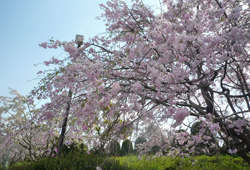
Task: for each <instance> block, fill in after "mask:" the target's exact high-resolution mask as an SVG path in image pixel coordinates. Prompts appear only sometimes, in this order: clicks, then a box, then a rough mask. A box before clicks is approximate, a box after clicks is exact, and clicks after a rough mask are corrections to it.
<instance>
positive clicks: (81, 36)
mask: <svg viewBox="0 0 250 170" xmlns="http://www.w3.org/2000/svg"><path fill="white" fill-rule="evenodd" d="M75 41H76V43H77V45H78V46H77V48H79V47H80V46H81V45H82V44H83V35H78V34H77V35H76V38H75ZM68 96H69V101H68V102H67V107H66V114H65V117H64V120H63V125H62V130H61V135H60V138H59V145H58V149H57V157H59V156H60V154H61V152H62V146H63V141H64V136H65V132H66V129H67V121H68V115H69V110H70V105H71V98H72V92H71V90H69V94H68Z"/></svg>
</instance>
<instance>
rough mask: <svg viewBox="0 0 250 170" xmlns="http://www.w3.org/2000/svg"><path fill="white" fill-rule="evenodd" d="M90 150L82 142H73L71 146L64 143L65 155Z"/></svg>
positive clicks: (63, 152) (63, 150)
mask: <svg viewBox="0 0 250 170" xmlns="http://www.w3.org/2000/svg"><path fill="white" fill-rule="evenodd" d="M87 150H88V147H87V146H85V145H84V143H82V144H80V145H79V144H77V143H76V142H72V143H71V144H70V145H69V146H67V145H65V144H64V145H63V147H62V154H63V155H65V156H66V155H68V154H69V153H70V152H81V153H86V152H87Z"/></svg>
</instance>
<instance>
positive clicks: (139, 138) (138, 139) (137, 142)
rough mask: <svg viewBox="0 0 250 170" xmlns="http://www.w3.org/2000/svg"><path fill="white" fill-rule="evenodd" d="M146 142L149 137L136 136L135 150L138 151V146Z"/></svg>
mask: <svg viewBox="0 0 250 170" xmlns="http://www.w3.org/2000/svg"><path fill="white" fill-rule="evenodd" d="M144 142H147V139H146V138H145V137H142V136H139V137H138V138H136V140H135V149H134V150H135V152H137V149H136V146H137V145H138V144H143V143H144Z"/></svg>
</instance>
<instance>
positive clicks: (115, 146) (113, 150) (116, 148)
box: [109, 140, 121, 156]
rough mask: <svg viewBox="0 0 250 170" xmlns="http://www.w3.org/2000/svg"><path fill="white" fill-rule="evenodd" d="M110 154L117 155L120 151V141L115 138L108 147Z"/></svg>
mask: <svg viewBox="0 0 250 170" xmlns="http://www.w3.org/2000/svg"><path fill="white" fill-rule="evenodd" d="M109 150H110V155H111V156H119V154H120V152H121V147H120V143H119V142H118V141H117V140H113V141H112V142H111V144H110V147H109Z"/></svg>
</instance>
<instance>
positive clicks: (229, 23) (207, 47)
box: [30, 0, 250, 164]
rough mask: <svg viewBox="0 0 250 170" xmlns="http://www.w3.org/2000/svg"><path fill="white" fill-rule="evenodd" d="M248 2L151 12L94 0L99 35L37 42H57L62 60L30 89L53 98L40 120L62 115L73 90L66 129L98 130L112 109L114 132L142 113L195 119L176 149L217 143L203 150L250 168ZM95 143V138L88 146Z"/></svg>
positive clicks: (209, 1)
mask: <svg viewBox="0 0 250 170" xmlns="http://www.w3.org/2000/svg"><path fill="white" fill-rule="evenodd" d="M249 5H250V4H249V1H248V0H242V1H238V0H196V1H191V0H176V1H172V0H163V1H161V2H160V4H159V6H160V9H161V10H160V12H158V13H156V11H155V10H154V9H153V8H152V7H150V6H147V5H146V4H144V3H143V2H142V1H140V0H135V1H134V2H132V4H131V6H128V5H127V4H126V3H125V2H124V1H121V0H110V1H108V2H107V4H106V5H104V4H101V5H100V7H101V8H102V9H103V10H104V13H103V14H102V16H101V17H100V18H99V19H101V18H103V19H104V21H106V26H107V29H106V31H107V34H106V35H105V36H101V37H100V36H95V37H94V38H92V39H90V40H88V41H87V42H84V43H83V45H82V46H81V47H80V48H77V47H76V45H75V43H74V42H64V43H62V42H60V41H56V42H55V44H53V45H48V44H47V43H42V44H41V46H42V47H44V48H47V47H49V48H57V47H58V46H63V48H64V50H65V51H66V52H68V53H69V57H68V58H67V59H64V60H58V59H56V58H52V59H51V60H50V61H46V62H45V64H46V65H51V64H55V65H58V67H59V69H58V70H56V71H55V72H54V73H55V74H47V75H46V77H45V78H44V79H43V80H42V81H41V85H40V86H39V88H38V89H35V90H34V91H33V97H38V98H44V99H46V98H49V99H50V100H51V101H50V102H48V103H46V104H45V105H44V106H42V107H41V114H40V117H39V118H38V120H41V121H50V119H52V118H54V117H61V116H63V114H64V112H63V109H65V107H66V103H67V102H68V101H69V97H68V95H67V90H69V89H70V90H71V92H72V100H71V108H70V115H71V118H72V120H74V121H75V124H76V126H75V127H74V128H72V129H71V130H72V131H75V132H80V131H84V132H85V133H88V134H91V133H92V132H93V131H92V130H90V129H91V127H92V126H93V124H95V125H97V126H98V127H104V128H105V127H106V126H107V123H105V122H104V121H103V119H104V118H107V119H111V117H114V116H115V115H116V116H115V117H116V119H121V120H123V123H120V124H118V123H116V122H115V121H114V123H113V126H112V129H113V130H112V135H113V136H119V134H121V132H123V131H124V130H126V129H135V128H136V126H135V125H136V123H138V122H141V121H143V120H145V118H148V119H152V120H155V121H158V122H163V123H164V122H167V121H169V119H171V120H172V121H173V123H172V125H171V128H173V129H175V128H177V127H178V126H180V125H182V124H183V121H184V120H185V119H186V118H187V117H192V118H193V119H195V120H197V121H203V122H204V124H203V125H202V128H201V129H200V132H199V133H198V134H196V135H191V136H189V137H187V135H178V136H179V137H181V136H182V139H183V141H182V142H181V143H186V144H185V147H186V150H185V151H183V150H182V149H181V150H179V151H180V154H182V155H189V154H191V153H192V152H194V151H195V146H197V145H199V144H200V143H204V144H206V143H208V142H209V143H211V142H213V147H214V148H215V149H213V152H210V151H211V150H209V149H207V148H204V151H203V152H204V153H205V154H207V155H213V154H215V153H217V152H219V151H223V152H225V153H229V154H232V153H237V154H238V155H239V156H241V157H242V158H243V159H244V160H246V161H247V162H248V163H249V164H250V158H249V157H248V156H247V154H246V153H248V152H249V149H250V131H249V120H248V113H249V111H250V104H249V97H250V90H249V89H250V88H249V83H250V82H249V71H248V70H249V62H250V60H249V52H248V50H249V39H250V34H249V33H250V31H249V21H250V15H249ZM66 60H68V61H69V63H68V64H67V63H66ZM40 73H41V74H45V73H46V72H44V71H41V72H40ZM30 100H32V99H30ZM111 102H112V103H113V104H112V106H111V107H110V109H109V110H107V111H103V108H105V107H107V106H109V105H110V103H111ZM52 113H53V114H52ZM59 124H60V123H59ZM187 126H188V127H189V128H190V127H191V124H189V125H187ZM208 132H209V133H208ZM206 134H210V135H209V136H208V135H206ZM75 137H80V136H75ZM120 138H124V135H121V136H120ZM101 140H102V139H100V138H98V136H96V140H95V143H98V142H102V141H101ZM185 140H186V141H187V142H185ZM221 140H222V141H223V143H224V144H223V146H221V145H220V144H219V141H221ZM166 142H169V143H171V141H166ZM182 147H183V146H182ZM176 149H178V148H176Z"/></svg>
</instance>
